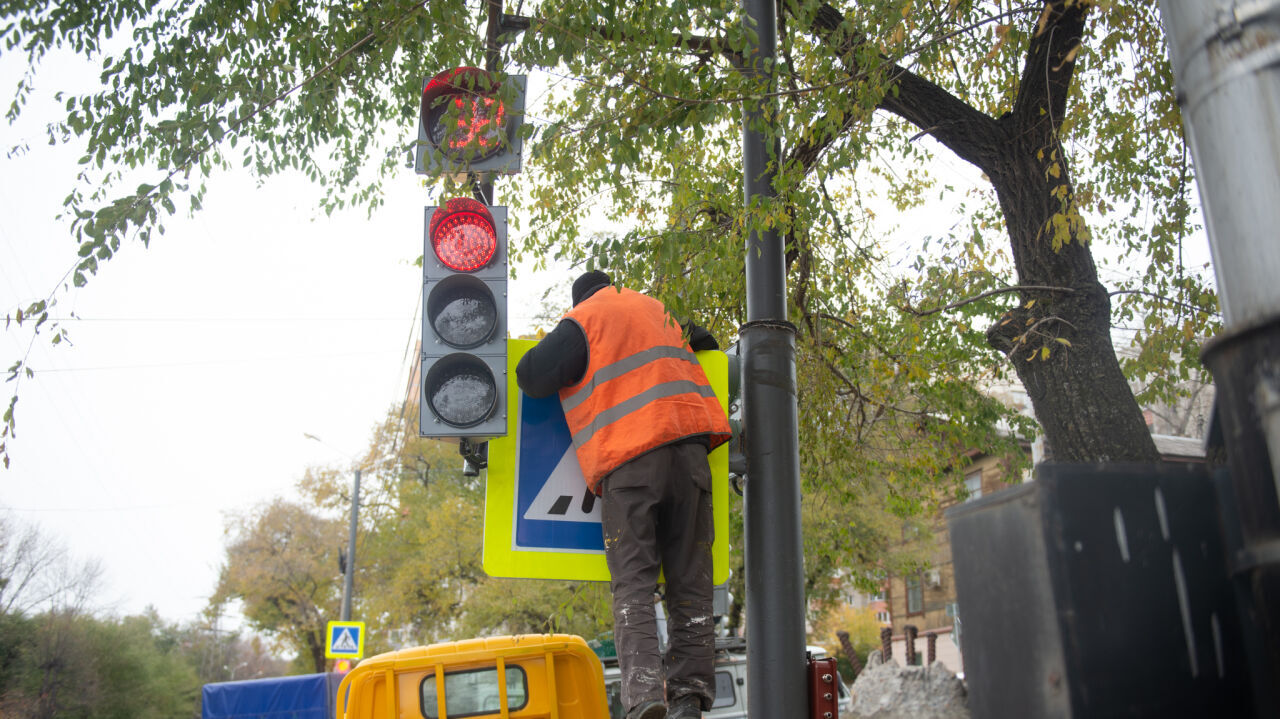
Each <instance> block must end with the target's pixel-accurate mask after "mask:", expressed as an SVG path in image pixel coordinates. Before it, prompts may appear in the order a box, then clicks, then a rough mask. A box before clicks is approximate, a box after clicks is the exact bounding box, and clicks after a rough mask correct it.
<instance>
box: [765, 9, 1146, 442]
mask: <svg viewBox="0 0 1280 719" xmlns="http://www.w3.org/2000/svg"><path fill="white" fill-rule="evenodd" d="M1089 9H1090V4H1089V3H1085V2H1079V1H1078V0H1046V2H1045V4H1044V12H1043V13H1042V15H1041V16H1039V17H1038V18H1037V20H1036V23H1035V26H1034V27H1033V28H1032V34H1033V38H1032V40H1031V42H1030V44H1029V46H1028V49H1027V55H1026V61H1025V63H1024V66H1023V71H1022V77H1021V80H1020V81H1019V86H1018V94H1017V96H1016V99H1015V101H1014V106H1013V110H1012V111H1011V112H1009V113H1008V114H1006V115H1004V116H1002V117H1001V118H1000V119H998V120H997V119H994V118H992V117H990V116H988V115H986V114H984V113H982V112H980V111H978V110H976V109H975V108H973V107H972V106H970V105H968V104H967V103H965V102H963V101H961V100H960V99H958V98H957V97H955V96H954V95H952V94H951V93H949V92H947V91H946V90H944V89H943V88H941V87H939V86H938V85H935V84H933V83H932V82H929V81H928V80H926V79H924V78H922V77H920V76H918V75H916V74H915V73H912V72H911V71H910V70H907V69H906V68H903V67H901V66H896V65H889V67H888V72H889V73H890V77H891V78H892V79H893V81H894V88H893V91H891V92H889V93H888V94H886V95H885V97H884V98H883V99H882V100H881V102H880V103H879V105H878V107H879V108H880V109H882V110H885V111H888V112H891V113H893V114H895V115H897V116H899V117H901V118H903V119H905V120H907V121H908V122H910V123H912V124H914V125H915V126H917V127H919V128H921V130H923V131H924V132H927V133H929V134H930V135H932V136H933V137H934V138H936V139H937V140H938V141H939V142H941V143H942V144H943V145H945V146H946V147H947V148H948V149H950V150H951V151H952V152H954V153H956V155H957V156H959V157H960V158H961V159H963V160H965V161H967V162H970V163H972V164H974V165H976V166H977V167H978V168H980V169H981V170H982V171H983V172H984V173H986V175H987V177H989V178H990V179H991V183H992V185H993V187H994V188H995V190H996V195H997V197H998V198H999V201H1000V208H1001V210H1002V211H1003V213H1004V218H1005V224H1006V227H1007V229H1008V232H1009V239H1010V243H1011V245H1012V249H1013V257H1014V264H1015V267H1016V271H1017V276H1018V285H1019V286H1028V287H1029V286H1038V287H1054V288H1058V289H1056V290H1054V291H1046V290H1023V291H1021V292H1020V297H1021V302H1020V303H1019V306H1018V307H1016V308H1014V309H1012V310H1010V311H1009V312H1007V313H1006V314H1005V315H1004V316H1003V317H1001V318H1000V320H999V321H997V323H996V324H995V325H994V326H993V327H991V329H989V330H988V332H987V340H988V342H989V344H990V345H991V346H992V347H994V348H995V349H997V350H999V351H1000V352H1002V353H1004V354H1005V356H1007V357H1008V358H1009V360H1010V362H1012V364H1013V367H1014V370H1015V371H1016V372H1017V374H1018V378H1019V379H1020V380H1021V381H1022V384H1023V386H1024V387H1025V388H1026V390H1027V395H1028V397H1029V398H1030V400H1031V404H1032V406H1033V407H1034V409H1035V414H1036V419H1037V420H1039V422H1040V425H1041V427H1043V429H1044V434H1045V443H1046V445H1047V448H1048V453H1049V455H1050V456H1051V457H1052V458H1053V459H1055V460H1057V461H1064V462H1103V461H1142V462H1149V461H1156V460H1158V459H1159V453H1158V452H1157V451H1156V448H1155V443H1154V441H1153V440H1152V439H1151V435H1150V433H1149V432H1148V431H1147V428H1146V422H1145V421H1144V419H1143V416H1142V411H1141V409H1140V408H1139V407H1138V403H1137V401H1136V400H1134V397H1133V392H1132V391H1131V390H1130V388H1129V384H1128V382H1127V381H1126V380H1125V378H1124V375H1123V373H1122V372H1121V371H1120V363H1119V360H1118V359H1117V358H1116V354H1115V348H1114V347H1113V346H1112V344H1111V302H1110V299H1109V297H1108V294H1107V291H1106V289H1105V288H1104V287H1103V286H1102V285H1101V283H1099V281H1098V273H1097V269H1096V267H1095V266H1094V263H1093V255H1092V253H1091V251H1090V249H1089V244H1088V228H1087V227H1086V226H1085V224H1084V222H1083V220H1082V219H1081V218H1080V216H1079V213H1078V208H1077V206H1076V204H1075V202H1074V191H1073V188H1072V186H1071V182H1070V172H1069V169H1070V168H1069V166H1068V164H1067V160H1068V158H1067V157H1066V156H1065V154H1064V153H1063V150H1062V146H1061V144H1060V143H1059V141H1058V130H1059V129H1060V127H1061V124H1062V119H1063V117H1064V116H1065V108H1066V101H1067V94H1068V90H1069V88H1070V86H1071V78H1072V74H1073V73H1074V71H1075V58H1076V54H1077V52H1078V50H1079V45H1080V42H1081V37H1082V35H1083V33H1084V26H1085V19H1086V17H1087V15H1088V13H1089ZM843 27H844V25H843V17H842V16H841V15H840V13H839V12H838V11H836V10H835V9H834V8H832V7H831V6H830V5H827V6H824V7H823V9H822V11H821V12H819V13H818V15H817V18H816V19H815V21H814V26H813V30H814V32H815V33H816V34H818V35H820V36H821V37H823V38H824V39H825V40H826V41H827V42H829V43H836V44H837V47H838V48H840V49H841V50H848V49H849V48H851V47H852V46H853V45H854V44H856V43H857V42H860V38H856V37H851V36H847V35H842V34H841V33H843V32H844V31H843V30H842V28H843ZM841 54H842V56H845V57H851V54H850V53H848V52H841ZM848 70H849V73H850V75H851V77H856V76H857V73H859V72H860V71H861V69H860V68H858V67H856V66H855V65H854V64H853V62H852V61H850V62H849V65H848ZM830 139H834V138H830ZM828 141H829V139H828ZM819 144H820V143H818V142H815V141H810V142H807V143H804V144H802V145H799V146H797V148H796V149H795V150H794V151H793V153H792V155H791V158H790V159H791V160H793V161H799V162H804V161H805V160H806V159H807V158H809V157H814V158H816V157H817V156H818V155H819V153H818V152H816V151H815V148H817V147H818V145H819Z"/></svg>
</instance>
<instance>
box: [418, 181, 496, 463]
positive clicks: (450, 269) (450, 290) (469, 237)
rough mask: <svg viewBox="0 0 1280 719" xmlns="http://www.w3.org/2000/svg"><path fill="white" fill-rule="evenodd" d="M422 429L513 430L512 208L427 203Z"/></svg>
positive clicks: (473, 435)
mask: <svg viewBox="0 0 1280 719" xmlns="http://www.w3.org/2000/svg"><path fill="white" fill-rule="evenodd" d="M424 226H425V238H424V245H425V247H424V249H423V253H422V282H423V286H422V356H421V373H420V375H419V377H420V381H421V393H422V394H421V397H420V399H421V402H420V403H419V415H418V434H419V435H420V436H423V437H437V438H463V437H465V438H467V439H473V440H483V439H486V438H489V437H501V436H505V435H506V433H507V404H508V398H507V208H505V207H489V206H487V205H485V204H484V203H482V202H480V201H479V200H474V199H471V198H454V199H451V200H448V201H446V202H445V203H444V204H443V205H440V206H439V207H427V208H426V212H425V222H424Z"/></svg>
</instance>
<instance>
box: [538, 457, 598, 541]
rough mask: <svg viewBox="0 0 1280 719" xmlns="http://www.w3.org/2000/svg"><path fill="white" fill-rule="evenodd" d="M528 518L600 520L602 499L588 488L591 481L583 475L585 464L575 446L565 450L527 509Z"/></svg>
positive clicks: (570, 520)
mask: <svg viewBox="0 0 1280 719" xmlns="http://www.w3.org/2000/svg"><path fill="white" fill-rule="evenodd" d="M524 519H526V520H529V519H535V520H544V521H545V520H549V521H558V522H597V523H598V522H599V521H600V503H599V502H596V501H595V495H593V494H591V492H590V491H588V490H587V483H586V481H585V480H584V479H583V478H582V467H581V466H580V465H579V464H578V455H576V454H574V453H573V448H572V447H569V448H568V449H566V450H565V453H564V455H563V456H561V457H560V461H559V462H558V463H557V464H556V467H555V469H553V470H551V475H550V476H549V477H547V481H546V483H545V484H543V485H542V488H541V489H539V490H538V494H537V495H536V496H534V498H533V501H532V502H530V503H529V508H528V509H527V510H525V513H524Z"/></svg>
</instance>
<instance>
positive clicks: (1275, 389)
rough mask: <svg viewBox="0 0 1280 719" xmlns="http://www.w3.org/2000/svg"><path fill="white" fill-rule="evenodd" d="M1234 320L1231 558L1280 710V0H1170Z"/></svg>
mask: <svg viewBox="0 0 1280 719" xmlns="http://www.w3.org/2000/svg"><path fill="white" fill-rule="evenodd" d="M1160 10H1161V14H1162V15H1163V17H1164V24H1165V28H1166V30H1167V32H1168V42H1169V55H1170V59H1171V60H1172V61H1173V70H1174V78H1175V80H1176V83H1177V90H1178V104H1179V106H1180V107H1181V109H1182V118H1183V122H1184V123H1185V125H1186V130H1187V137H1188V140H1189V144H1190V145H1191V154H1192V158H1193V160H1194V161H1195V167H1196V180H1197V184H1198V186H1199V189H1200V199H1201V202H1202V204H1203V206H1204V216H1205V226H1206V229H1207V230H1208V234H1209V245H1210V249H1211V250H1212V252H1213V263H1214V270H1215V272H1216V273H1217V278H1218V296H1219V298H1220V301H1221V303H1222V313H1223V317H1224V319H1225V324H1226V327H1225V328H1224V329H1223V331H1222V333H1221V334H1220V335H1218V336H1217V337H1214V338H1213V339H1212V340H1210V341H1209V342H1208V343H1207V344H1206V345H1205V347H1204V349H1203V350H1202V352H1201V357H1202V359H1203V360H1204V362H1205V364H1206V365H1208V366H1209V368H1210V369H1211V370H1212V371H1213V377H1214V382H1215V384H1216V387H1217V391H1218V408H1217V409H1218V418H1219V420H1220V426H1221V429H1222V434H1223V437H1224V443H1225V444H1226V449H1227V457H1228V466H1229V467H1230V473H1231V493H1232V494H1234V502H1232V503H1233V504H1234V505H1235V507H1236V510H1237V513H1238V521H1239V527H1238V528H1228V531H1227V534H1228V535H1233V534H1238V535H1239V544H1240V546H1239V548H1238V549H1237V550H1236V551H1235V552H1234V553H1233V556H1231V557H1229V558H1228V566H1229V568H1230V571H1231V574H1232V579H1233V583H1234V584H1235V586H1236V591H1237V595H1238V596H1239V597H1240V599H1241V602H1240V604H1241V609H1242V614H1243V616H1244V622H1245V625H1246V627H1245V631H1244V634H1245V648H1246V651H1247V652H1248V654H1249V664H1250V671H1251V673H1252V679H1253V685H1254V699H1255V702H1256V705H1257V706H1256V711H1257V715H1258V716H1280V484H1278V483H1280V282H1278V281H1277V278H1280V241H1277V240H1276V235H1277V232H1278V231H1280V160H1278V159H1277V158H1280V65H1278V64H1277V61H1276V59H1277V57H1280V0H1259V1H1257V2H1239V1H1238V0H1198V1H1196V2H1188V1H1187V0H1160Z"/></svg>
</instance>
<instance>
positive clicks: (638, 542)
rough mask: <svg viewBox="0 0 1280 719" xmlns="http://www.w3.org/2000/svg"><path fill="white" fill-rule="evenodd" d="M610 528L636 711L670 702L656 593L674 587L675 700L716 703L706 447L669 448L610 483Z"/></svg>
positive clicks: (670, 619)
mask: <svg viewBox="0 0 1280 719" xmlns="http://www.w3.org/2000/svg"><path fill="white" fill-rule="evenodd" d="M601 486H602V488H603V490H602V506H601V513H602V516H601V522H602V524H603V527H604V550H605V558H606V560H607V561H608V564H609V573H610V575H611V577H612V579H611V584H610V586H611V589H612V591H613V641H614V645H615V648H616V649H617V652H618V663H619V665H620V667H621V670H622V703H623V706H625V707H627V709H628V710H630V709H631V708H632V707H635V706H637V705H639V704H640V703H642V702H646V701H651V700H658V701H661V700H662V699H663V657H662V656H661V655H660V654H659V653H658V632H657V621H656V618H655V616H654V609H653V595H654V592H655V591H656V590H657V584H658V569H659V567H662V569H663V573H664V578H665V580H666V592H665V595H666V603H667V637H668V645H667V655H666V662H665V664H666V672H665V674H666V700H667V702H668V703H670V702H673V701H675V700H676V699H678V698H680V697H683V696H687V695H691V694H692V695H695V696H697V697H698V698H699V699H700V700H701V704H702V708H703V710H704V711H705V710H708V709H710V708H711V702H712V701H713V700H714V699H715V690H716V687H715V669H714V662H715V636H714V631H713V630H714V626H713V621H714V620H713V617H712V608H711V592H712V585H711V582H712V580H711V543H712V540H713V539H714V536H715V527H714V525H713V523H712V513H711V470H710V468H709V466H708V464H707V448H706V446H705V444H702V443H700V442H696V441H695V442H685V443H681V444H673V445H667V446H665V447H659V448H658V449H655V450H653V451H651V452H648V453H646V454H643V455H641V456H639V457H637V458H635V459H633V460H631V461H630V462H627V463H626V464H624V465H622V466H621V467H619V468H617V469H615V470H614V471H613V472H611V473H609V474H608V475H606V476H605V478H604V479H603V480H602V485H601Z"/></svg>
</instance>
